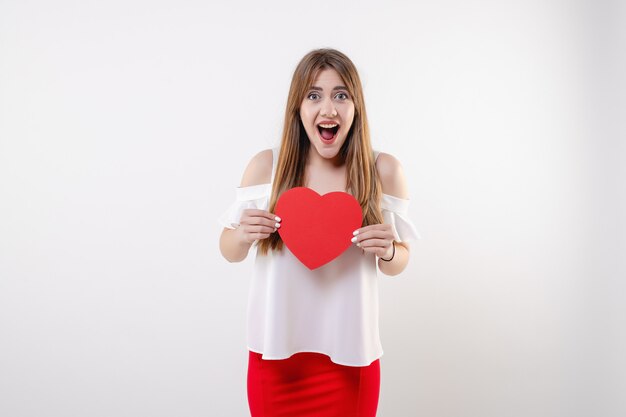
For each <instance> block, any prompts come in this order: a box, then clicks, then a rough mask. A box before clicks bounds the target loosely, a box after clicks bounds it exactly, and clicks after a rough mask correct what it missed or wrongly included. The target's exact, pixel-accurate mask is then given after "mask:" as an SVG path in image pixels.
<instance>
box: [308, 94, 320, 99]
mask: <svg viewBox="0 0 626 417" xmlns="http://www.w3.org/2000/svg"><path fill="white" fill-rule="evenodd" d="M306 97H307V98H308V99H309V100H317V99H318V98H319V97H320V95H319V94H317V93H309V95H307V96H306Z"/></svg>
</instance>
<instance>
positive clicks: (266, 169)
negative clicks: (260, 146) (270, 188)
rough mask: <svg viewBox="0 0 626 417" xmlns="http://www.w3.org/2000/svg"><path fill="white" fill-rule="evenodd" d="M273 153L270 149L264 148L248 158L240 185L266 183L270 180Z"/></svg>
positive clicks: (248, 185) (247, 185)
mask: <svg viewBox="0 0 626 417" xmlns="http://www.w3.org/2000/svg"><path fill="white" fill-rule="evenodd" d="M272 163H273V154H272V150H271V149H265V150H263V151H261V152H259V153H257V154H256V155H254V156H253V157H252V159H250V162H249V163H248V166H247V167H246V170H245V171H244V173H243V177H242V178H241V185H240V186H241V187H250V186H253V185H259V184H267V183H269V182H270V181H271V180H272Z"/></svg>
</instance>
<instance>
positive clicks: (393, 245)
mask: <svg viewBox="0 0 626 417" xmlns="http://www.w3.org/2000/svg"><path fill="white" fill-rule="evenodd" d="M389 252H391V253H389ZM394 256H396V242H395V241H394V240H392V241H391V247H390V248H389V249H388V250H387V253H386V254H385V255H384V256H381V257H379V259H380V260H381V261H383V262H391V261H392V260H393V258H394Z"/></svg>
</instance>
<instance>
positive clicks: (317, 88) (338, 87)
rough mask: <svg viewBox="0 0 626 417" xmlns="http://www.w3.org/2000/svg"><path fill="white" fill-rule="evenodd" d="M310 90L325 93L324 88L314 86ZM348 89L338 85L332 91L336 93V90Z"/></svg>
mask: <svg viewBox="0 0 626 417" xmlns="http://www.w3.org/2000/svg"><path fill="white" fill-rule="evenodd" d="M310 89H311V90H316V91H324V89H323V88H322V87H317V86H312V87H311V88H310ZM347 89H348V87H346V86H345V85H338V86H337V87H335V88H333V90H332V91H335V90H347Z"/></svg>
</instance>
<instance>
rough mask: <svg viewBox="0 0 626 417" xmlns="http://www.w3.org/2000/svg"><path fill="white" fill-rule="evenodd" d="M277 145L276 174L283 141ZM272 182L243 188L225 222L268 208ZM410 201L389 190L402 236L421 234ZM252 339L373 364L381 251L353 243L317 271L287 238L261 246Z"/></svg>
mask: <svg viewBox="0 0 626 417" xmlns="http://www.w3.org/2000/svg"><path fill="white" fill-rule="evenodd" d="M272 151H273V157H274V160H273V166H274V168H273V169H272V180H271V181H272V182H273V181H274V173H275V170H276V161H277V160H278V148H274V149H272ZM378 153H379V152H375V157H378ZM272 182H270V183H267V184H260V185H254V186H250V187H239V188H237V190H236V192H237V195H236V200H235V202H234V203H233V204H232V205H231V206H230V207H229V208H228V209H227V210H226V211H225V212H224V213H223V214H222V216H221V217H220V219H219V222H220V223H221V224H222V225H223V226H224V227H227V228H231V229H234V228H236V227H237V226H238V224H239V219H240V218H241V213H242V211H243V210H245V209H248V208H257V209H262V210H267V209H268V206H269V199H270V194H271V191H272ZM408 208H409V200H406V199H401V198H397V197H394V196H391V195H387V194H383V195H382V201H381V209H382V214H383V218H384V221H385V223H389V224H391V225H392V226H393V230H394V234H395V240H396V241H397V242H407V241H411V240H416V239H421V236H420V234H419V232H418V231H417V229H416V228H415V226H414V225H413V223H412V222H411V220H410V219H409V217H408ZM253 248H256V246H254V247H253ZM252 250H254V251H255V252H256V249H252ZM247 344H248V349H249V350H251V351H253V352H257V353H261V354H262V358H263V359H286V358H288V357H290V356H291V355H293V354H295V353H298V352H317V353H322V354H325V355H328V356H329V357H330V359H331V360H332V361H333V362H335V363H337V364H340V365H346V366H367V365H369V364H371V363H372V362H373V361H375V360H376V359H378V358H380V357H381V356H382V354H383V349H382V346H381V342H380V336H379V327H378V278H377V268H376V256H375V255H373V254H368V253H363V252H362V251H361V249H360V248H358V247H356V246H355V245H352V246H351V247H350V248H349V249H347V250H346V251H345V252H344V253H343V254H341V255H340V256H339V257H337V258H336V259H334V260H333V261H331V262H329V263H328V264H326V265H323V266H321V267H319V268H317V269H315V270H313V271H311V270H310V269H308V268H307V267H306V266H304V265H303V264H302V263H300V261H299V260H298V259H297V258H296V257H295V256H294V255H293V254H292V253H291V252H290V251H289V249H288V248H287V247H286V246H283V250H282V251H279V252H277V251H270V253H269V254H268V255H265V256H264V255H260V254H257V253H255V263H254V272H253V277H252V281H251V285H250V291H249V294H248V311H247Z"/></svg>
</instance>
